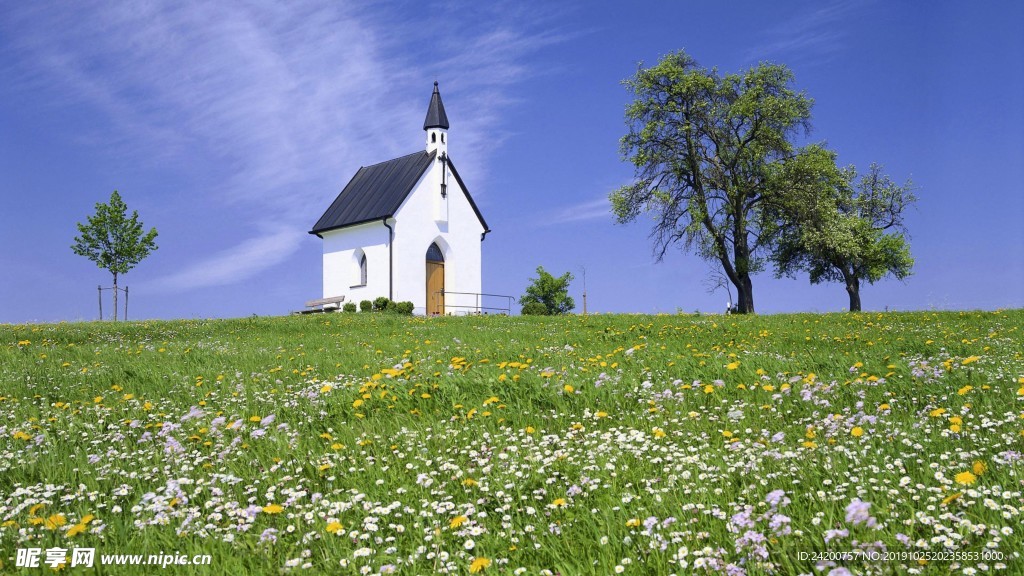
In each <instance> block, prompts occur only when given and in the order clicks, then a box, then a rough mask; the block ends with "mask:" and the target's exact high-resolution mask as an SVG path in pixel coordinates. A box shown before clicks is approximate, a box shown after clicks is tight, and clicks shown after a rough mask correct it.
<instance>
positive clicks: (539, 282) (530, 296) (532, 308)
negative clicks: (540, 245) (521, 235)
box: [519, 266, 576, 315]
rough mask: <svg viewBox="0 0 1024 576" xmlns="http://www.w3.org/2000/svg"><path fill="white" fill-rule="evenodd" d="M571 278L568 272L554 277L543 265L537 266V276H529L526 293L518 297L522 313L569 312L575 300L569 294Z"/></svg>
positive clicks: (546, 313)
mask: <svg viewBox="0 0 1024 576" xmlns="http://www.w3.org/2000/svg"><path fill="white" fill-rule="evenodd" d="M572 279H573V275H572V274H571V273H570V272H566V273H565V274H562V275H561V276H558V277H557V278H556V277H555V276H552V275H551V273H550V272H548V271H547V270H545V269H544V267H543V266H537V277H536V278H530V285H529V286H527V287H526V294H523V296H522V297H520V298H519V304H520V305H522V306H523V314H540V315H555V314H567V313H569V312H571V311H572V310H573V308H575V307H576V301H575V300H573V299H572V296H569V283H570V282H572Z"/></svg>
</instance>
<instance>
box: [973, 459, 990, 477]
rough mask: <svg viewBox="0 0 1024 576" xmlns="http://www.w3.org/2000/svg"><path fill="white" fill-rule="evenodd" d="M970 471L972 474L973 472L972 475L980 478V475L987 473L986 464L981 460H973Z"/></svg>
mask: <svg viewBox="0 0 1024 576" xmlns="http://www.w3.org/2000/svg"><path fill="white" fill-rule="evenodd" d="M971 470H972V471H973V472H974V473H975V474H976V475H977V476H981V475H982V474H984V473H985V472H988V464H985V463H984V462H982V461H981V460H975V461H974V463H973V464H971Z"/></svg>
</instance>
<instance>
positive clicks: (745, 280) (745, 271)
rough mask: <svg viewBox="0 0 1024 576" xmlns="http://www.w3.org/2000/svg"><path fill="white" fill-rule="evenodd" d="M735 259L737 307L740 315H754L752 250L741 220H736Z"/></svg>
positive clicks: (734, 232)
mask: <svg viewBox="0 0 1024 576" xmlns="http://www.w3.org/2000/svg"><path fill="white" fill-rule="evenodd" d="M733 234H734V236H735V240H734V245H733V257H734V260H735V265H736V282H734V284H735V285H736V305H737V306H738V310H737V312H739V313H740V314H753V313H754V283H753V282H751V280H750V249H749V248H748V247H747V232H746V230H745V229H744V224H743V222H742V220H741V219H739V218H737V219H736V224H735V229H734V230H733Z"/></svg>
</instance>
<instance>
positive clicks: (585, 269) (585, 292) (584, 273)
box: [580, 266, 587, 316]
mask: <svg viewBox="0 0 1024 576" xmlns="http://www.w3.org/2000/svg"><path fill="white" fill-rule="evenodd" d="M580 268H581V269H582V270H583V315H584V316H586V315H587V267H586V266H580Z"/></svg>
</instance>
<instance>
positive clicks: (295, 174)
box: [0, 2, 565, 289]
mask: <svg viewBox="0 0 1024 576" xmlns="http://www.w3.org/2000/svg"><path fill="white" fill-rule="evenodd" d="M74 7H75V8H74V9H68V8H67V6H55V5H52V4H49V3H26V4H23V5H19V6H17V7H16V8H14V9H11V10H10V12H9V13H8V14H7V15H5V16H3V17H2V18H0V30H3V31H4V32H5V34H6V33H7V32H9V31H13V30H18V31H19V32H18V34H17V37H16V38H13V39H11V40H9V42H8V43H7V44H8V46H11V47H13V53H12V54H6V55H5V58H4V59H5V60H7V61H8V64H7V65H0V66H3V69H4V75H5V76H6V77H7V78H9V79H12V81H13V82H15V83H18V84H19V85H20V86H22V87H24V88H25V89H28V90H33V91H36V90H39V89H41V88H42V89H44V90H45V91H46V92H47V93H48V94H51V96H52V97H54V98H55V101H54V105H55V106H58V107H59V106H64V105H74V106H81V105H83V104H84V105H86V106H89V107H92V108H93V109H95V110H99V111H100V112H101V113H102V115H103V117H104V122H102V123H100V124H102V125H101V126H100V125H97V126H96V127H95V130H94V131H93V132H91V133H83V134H81V136H80V137H82V138H87V139H91V140H93V141H95V142H97V143H100V142H102V143H103V146H104V148H106V149H107V150H108V151H109V153H111V154H118V155H127V156H129V157H131V158H133V159H136V160H137V161H138V162H148V163H150V164H151V166H152V167H159V166H161V165H164V164H165V163H167V162H168V161H173V162H175V163H176V164H177V165H184V166H190V167H191V169H192V170H194V171H196V172H197V173H198V174H197V176H196V178H198V179H199V180H200V181H201V184H202V186H201V188H200V189H196V190H193V191H188V192H183V193H185V194H191V195H193V196H194V198H193V199H194V202H193V203H192V206H193V209H194V210H195V211H196V212H197V213H199V212H208V211H210V210H215V209H225V210H230V212H231V213H232V214H234V215H236V218H238V219H241V220H242V222H234V223H235V224H240V225H244V226H240V227H244V229H248V230H261V231H266V230H270V231H271V232H270V233H265V232H263V233H258V234H256V235H253V236H251V237H248V238H245V237H244V236H243V237H241V238H239V239H238V240H236V244H235V245H233V246H225V247H224V248H223V250H215V254H214V255H213V256H208V257H203V258H200V259H199V260H198V261H196V262H194V263H193V264H192V265H190V266H189V267H188V269H187V270H182V271H179V272H174V273H172V274H170V275H168V276H166V277H164V278H160V279H158V281H154V282H153V284H154V285H155V286H162V287H171V286H174V287H176V289H188V288H197V287H202V286H209V285H219V284H227V283H231V282H238V281H243V280H245V279H247V278H249V277H251V276H253V275H255V274H258V273H260V272H262V271H264V270H266V269H268V268H270V267H272V266H275V265H277V264H279V263H281V262H283V261H285V260H286V259H287V258H288V257H289V256H290V255H292V254H294V252H295V251H296V250H297V249H298V248H299V247H300V245H301V243H302V241H304V240H306V239H307V236H306V230H307V229H308V227H309V226H310V224H311V223H312V222H313V221H314V220H315V219H316V217H317V216H319V211H320V210H322V209H323V208H324V207H325V206H326V205H327V204H329V202H330V201H331V200H332V199H333V196H332V195H333V194H335V193H337V191H338V190H339V189H340V187H341V186H343V185H344V181H345V179H346V178H348V177H349V176H350V175H351V174H352V173H354V171H355V170H356V168H357V167H358V166H359V165H362V164H371V163H374V162H378V161H381V160H385V159H387V158H391V157H394V156H397V155H400V154H405V153H408V152H411V151H414V150H416V149H417V147H418V146H419V145H420V141H421V136H420V133H419V127H420V123H421V122H422V115H423V113H424V111H425V107H426V103H427V99H428V98H429V90H430V82H432V81H433V80H434V79H435V77H437V76H440V78H438V79H440V80H442V92H443V93H444V94H445V96H446V98H445V100H446V103H448V102H449V100H450V99H451V100H452V101H454V102H457V103H458V106H456V107H455V108H461V110H462V111H463V112H464V114H463V115H458V116H453V117H452V123H453V126H452V136H453V141H452V151H453V157H454V158H456V159H457V160H458V162H459V165H460V168H462V171H463V173H465V174H473V180H474V182H480V180H481V179H483V178H485V177H486V176H485V175H486V165H487V163H488V161H489V159H490V157H491V155H492V154H493V153H494V151H495V146H497V145H498V144H499V143H500V141H501V136H502V134H503V133H504V132H506V131H505V130H503V129H502V127H501V120H500V119H501V117H502V114H503V112H504V111H505V110H507V109H508V107H509V106H511V105H513V104H514V99H513V98H510V97H508V96H507V93H508V91H509V88H510V87H511V86H513V85H514V84H515V83H517V82H520V81H521V80H523V79H524V78H526V77H527V76H528V75H530V74H533V73H537V70H536V69H535V68H533V67H532V66H531V65H529V64H528V62H527V61H528V60H529V59H530V58H531V57H532V56H534V55H535V54H536V53H537V52H538V51H539V50H541V49H543V48H544V47H546V46H550V45H551V44H553V43H556V42H560V41H562V40H563V39H564V38H565V35H564V34H560V33H554V32H551V31H549V30H546V29H544V28H543V27H542V26H539V25H538V23H537V21H535V20H528V19H526V17H525V16H524V15H523V13H515V12H514V11H509V12H508V13H509V14H512V15H511V16H508V17H504V18H503V17H499V16H500V15H501V14H502V12H501V11H500V10H495V12H494V13H493V14H492V15H493V16H494V18H492V19H489V20H485V22H488V24H480V23H479V22H474V23H473V24H474V25H473V26H469V25H468V24H470V23H469V22H464V24H466V25H458V23H457V22H451V21H449V22H445V25H444V26H443V27H429V26H423V22H422V20H421V19H418V18H416V17H415V16H404V15H402V14H401V10H400V9H394V10H393V11H392V12H388V11H387V8H385V7H377V8H376V9H368V8H366V7H365V6H363V7H353V6H351V5H348V4H345V3H326V4H325V3H319V2H310V3H305V2H288V3H273V2H268V3H266V4H259V3H257V4H233V3H222V2H201V3H180V2H166V3H159V2H141V3H138V2H132V3H108V2H96V3H93V4H85V3H77V4H75V5H74ZM452 12H453V13H454V12H455V11H452ZM403 18H404V19H403ZM437 30H448V31H449V32H450V34H449V35H446V36H444V37H443V38H442V39H441V40H438V39H436V38H432V37H431V35H432V34H436V31H437ZM456 31H457V33H456ZM446 78H451V79H452V81H451V82H450V83H445V82H444V81H445V79H446ZM54 87H56V89H54ZM47 88H48V90H46V89H47ZM54 94H59V96H53V95H54ZM449 107H450V109H451V108H452V106H451V105H450V104H449ZM450 112H451V110H450ZM450 115H451V114H450ZM474 188H475V189H478V188H476V187H474ZM481 188H482V187H481ZM182 216H183V217H185V218H187V217H188V215H187V214H186V215H182ZM225 271H230V273H228V272H225ZM186 277H187V278H188V281H187V282H185V281H183V279H184V278H186Z"/></svg>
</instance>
